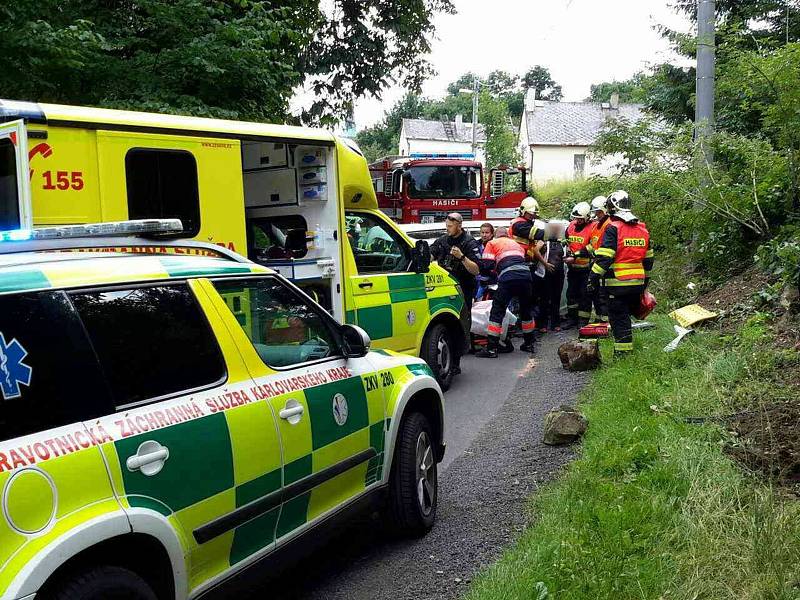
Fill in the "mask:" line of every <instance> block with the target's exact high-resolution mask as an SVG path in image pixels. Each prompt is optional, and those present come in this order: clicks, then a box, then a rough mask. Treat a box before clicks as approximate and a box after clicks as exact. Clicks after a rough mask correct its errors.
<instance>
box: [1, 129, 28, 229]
mask: <svg viewBox="0 0 800 600" xmlns="http://www.w3.org/2000/svg"><path fill="white" fill-rule="evenodd" d="M32 226H33V217H32V211H31V186H30V180H29V176H28V136H27V134H26V131H25V122H24V121H22V120H21V119H20V120H18V121H11V122H10V123H3V124H0V231H4V230H8V229H23V228H30V227H32Z"/></svg>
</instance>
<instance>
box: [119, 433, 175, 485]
mask: <svg viewBox="0 0 800 600" xmlns="http://www.w3.org/2000/svg"><path fill="white" fill-rule="evenodd" d="M168 458H169V448H165V447H164V446H162V445H161V444H159V443H158V442H156V441H154V440H148V441H146V442H143V443H142V444H141V445H140V446H139V449H138V450H137V451H136V454H134V455H133V456H129V457H128V460H127V461H125V466H126V467H128V470H129V471H140V472H141V474H142V475H146V476H148V477H152V476H153V475H156V474H158V473H160V472H161V469H163V468H164V463H166V462H167V459H168Z"/></svg>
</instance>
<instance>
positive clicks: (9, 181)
mask: <svg viewBox="0 0 800 600" xmlns="http://www.w3.org/2000/svg"><path fill="white" fill-rule="evenodd" d="M18 227H19V190H18V189H17V154H16V151H15V148H14V144H12V143H11V140H10V139H8V138H0V231H3V230H5V229H16V228H18Z"/></svg>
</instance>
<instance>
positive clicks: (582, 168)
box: [575, 154, 586, 177]
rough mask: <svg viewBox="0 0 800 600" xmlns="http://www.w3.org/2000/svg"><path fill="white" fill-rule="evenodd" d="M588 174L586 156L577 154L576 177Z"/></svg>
mask: <svg viewBox="0 0 800 600" xmlns="http://www.w3.org/2000/svg"><path fill="white" fill-rule="evenodd" d="M585 174H586V155H585V154H576V155H575V175H576V176H577V177H583V176H584V175H585Z"/></svg>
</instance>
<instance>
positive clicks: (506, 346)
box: [497, 339, 514, 354]
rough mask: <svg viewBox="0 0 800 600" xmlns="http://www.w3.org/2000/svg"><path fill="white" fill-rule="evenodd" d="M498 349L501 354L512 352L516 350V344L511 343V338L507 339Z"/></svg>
mask: <svg viewBox="0 0 800 600" xmlns="http://www.w3.org/2000/svg"><path fill="white" fill-rule="evenodd" d="M497 351H498V352H499V353H500V354H511V353H512V352H513V351H514V344H512V343H511V340H509V339H506V340H504V341H503V342H502V343H501V344H500V346H499V347H498V348H497Z"/></svg>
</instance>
